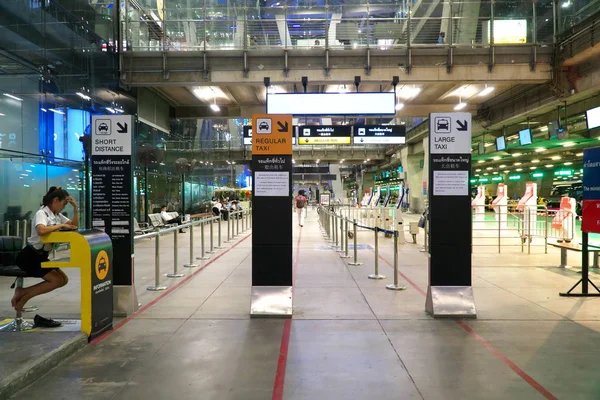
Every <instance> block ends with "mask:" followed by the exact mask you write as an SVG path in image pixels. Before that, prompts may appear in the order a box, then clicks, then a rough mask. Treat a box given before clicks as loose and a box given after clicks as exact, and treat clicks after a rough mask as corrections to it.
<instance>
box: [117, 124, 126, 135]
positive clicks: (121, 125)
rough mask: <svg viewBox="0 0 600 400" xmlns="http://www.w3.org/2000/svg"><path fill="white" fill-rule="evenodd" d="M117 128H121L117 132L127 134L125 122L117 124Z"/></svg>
mask: <svg viewBox="0 0 600 400" xmlns="http://www.w3.org/2000/svg"><path fill="white" fill-rule="evenodd" d="M117 127H118V128H119V129H117V132H119V133H127V122H123V123H122V124H121V123H120V122H117Z"/></svg>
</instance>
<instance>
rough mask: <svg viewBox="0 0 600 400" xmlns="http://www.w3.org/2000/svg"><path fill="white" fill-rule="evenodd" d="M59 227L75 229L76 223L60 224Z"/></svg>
mask: <svg viewBox="0 0 600 400" xmlns="http://www.w3.org/2000/svg"><path fill="white" fill-rule="evenodd" d="M60 229H72V230H75V229H77V225H73V224H60Z"/></svg>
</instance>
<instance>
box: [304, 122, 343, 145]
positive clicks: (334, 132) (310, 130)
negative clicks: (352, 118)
mask: <svg viewBox="0 0 600 400" xmlns="http://www.w3.org/2000/svg"><path fill="white" fill-rule="evenodd" d="M351 136H352V128H351V127H350V126H349V125H321V126H308V125H306V126H299V127H298V144H299V145H319V144H350V139H351Z"/></svg>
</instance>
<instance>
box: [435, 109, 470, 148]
mask: <svg viewBox="0 0 600 400" xmlns="http://www.w3.org/2000/svg"><path fill="white" fill-rule="evenodd" d="M429 118H430V120H429V131H430V135H429V140H430V149H431V154H471V113H431V114H430V117H429Z"/></svg>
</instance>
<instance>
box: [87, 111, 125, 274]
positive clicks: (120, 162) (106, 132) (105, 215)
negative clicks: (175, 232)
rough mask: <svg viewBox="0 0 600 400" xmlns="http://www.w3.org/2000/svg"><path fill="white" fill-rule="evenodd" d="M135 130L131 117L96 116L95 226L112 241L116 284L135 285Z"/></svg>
mask: <svg viewBox="0 0 600 400" xmlns="http://www.w3.org/2000/svg"><path fill="white" fill-rule="evenodd" d="M133 129H134V121H133V117H132V116H131V115H111V116H93V117H92V227H93V228H95V229H100V230H102V231H104V232H106V233H107V234H108V235H109V236H110V238H111V240H112V243H113V252H114V267H115V268H114V284H115V285H131V284H132V282H133V279H132V278H133V277H132V273H131V255H132V254H133V235H132V232H131V227H132V226H133V214H132V205H133V201H132V199H133V178H132V171H133V169H132V157H131V154H132V152H131V148H132V138H133ZM102 271H103V268H102V265H99V272H100V273H102Z"/></svg>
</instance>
